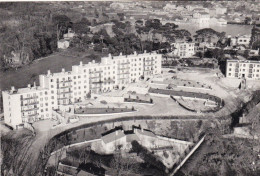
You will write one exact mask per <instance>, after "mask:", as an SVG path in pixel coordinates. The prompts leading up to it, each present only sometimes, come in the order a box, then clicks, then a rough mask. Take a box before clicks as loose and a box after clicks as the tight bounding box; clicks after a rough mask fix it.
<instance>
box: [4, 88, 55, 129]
mask: <svg viewBox="0 0 260 176" xmlns="http://www.w3.org/2000/svg"><path fill="white" fill-rule="evenodd" d="M2 95H3V107H4V119H5V123H6V124H7V125H9V126H11V127H13V128H15V129H17V128H19V127H22V126H23V124H24V123H26V122H27V123H32V122H34V121H37V120H40V119H46V118H50V117H51V112H52V102H54V99H52V97H51V95H50V92H49V90H48V89H44V88H42V87H39V86H35V85H34V86H33V87H32V86H31V85H28V87H27V88H22V89H18V90H16V89H15V88H14V87H12V88H11V90H9V91H3V92H2Z"/></svg>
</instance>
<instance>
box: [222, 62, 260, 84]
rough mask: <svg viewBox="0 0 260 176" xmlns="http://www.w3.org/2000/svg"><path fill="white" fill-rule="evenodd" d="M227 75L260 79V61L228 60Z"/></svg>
mask: <svg viewBox="0 0 260 176" xmlns="http://www.w3.org/2000/svg"><path fill="white" fill-rule="evenodd" d="M226 77H229V78H243V79H244V78H245V79H252V80H260V61H249V60H227V64H226Z"/></svg>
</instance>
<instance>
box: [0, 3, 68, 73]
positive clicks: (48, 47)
mask: <svg viewBox="0 0 260 176" xmlns="http://www.w3.org/2000/svg"><path fill="white" fill-rule="evenodd" d="M47 7H48V6H46V5H44V4H36V3H10V4H9V3H5V4H3V5H2V6H0V9H1V10H4V11H6V13H11V15H7V16H5V17H4V19H3V16H2V15H0V16H1V18H2V19H1V20H2V21H3V22H2V23H1V25H0V40H1V44H0V61H1V68H2V69H4V70H5V69H8V68H9V67H14V65H15V63H19V65H22V64H25V63H29V62H31V61H33V60H35V59H37V58H39V57H44V56H47V55H49V54H51V53H53V52H54V51H55V50H56V48H57V28H58V29H60V28H61V26H60V24H61V22H63V21H60V20H62V18H59V16H58V15H54V14H53V12H52V11H51V10H49V9H48V8H47ZM53 16H54V17H53ZM67 20H69V19H67ZM62 29H64V28H62ZM60 31H61V29H60ZM63 32H65V31H63ZM60 34H61V32H60Z"/></svg>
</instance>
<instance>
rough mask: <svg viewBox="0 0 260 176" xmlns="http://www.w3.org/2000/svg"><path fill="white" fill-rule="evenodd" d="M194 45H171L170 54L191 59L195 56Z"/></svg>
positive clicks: (180, 43)
mask: <svg viewBox="0 0 260 176" xmlns="http://www.w3.org/2000/svg"><path fill="white" fill-rule="evenodd" d="M194 45H195V43H187V42H178V43H172V44H171V46H172V52H173V54H174V55H176V56H179V57H180V58H184V57H191V56H193V55H194V54H195V48H194Z"/></svg>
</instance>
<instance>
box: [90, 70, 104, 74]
mask: <svg viewBox="0 0 260 176" xmlns="http://www.w3.org/2000/svg"><path fill="white" fill-rule="evenodd" d="M102 72H103V70H97V71H90V72H89V74H95V73H102Z"/></svg>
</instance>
